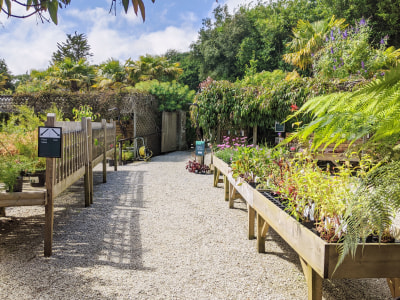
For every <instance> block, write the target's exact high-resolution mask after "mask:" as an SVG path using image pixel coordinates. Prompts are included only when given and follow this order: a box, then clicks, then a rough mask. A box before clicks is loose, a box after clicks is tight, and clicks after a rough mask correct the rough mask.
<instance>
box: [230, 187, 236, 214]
mask: <svg viewBox="0 0 400 300" xmlns="http://www.w3.org/2000/svg"><path fill="white" fill-rule="evenodd" d="M235 194H236V190H235V188H234V186H233V184H231V183H229V208H233V200H234V196H235Z"/></svg>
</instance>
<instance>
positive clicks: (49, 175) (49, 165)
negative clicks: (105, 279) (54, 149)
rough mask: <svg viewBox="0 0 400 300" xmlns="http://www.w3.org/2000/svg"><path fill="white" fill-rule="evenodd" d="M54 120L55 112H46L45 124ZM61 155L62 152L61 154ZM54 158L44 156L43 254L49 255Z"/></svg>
mask: <svg viewBox="0 0 400 300" xmlns="http://www.w3.org/2000/svg"><path fill="white" fill-rule="evenodd" d="M55 122H56V115H55V114H47V121H46V122H45V125H46V126H48V127H53V126H54V125H55ZM61 155H63V154H61ZM55 161H56V159H55V158H46V205H45V233H44V256H46V257H48V256H51V253H52V245H53V223H54V193H53V186H54V177H55Z"/></svg>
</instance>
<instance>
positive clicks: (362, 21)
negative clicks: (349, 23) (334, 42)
mask: <svg viewBox="0 0 400 300" xmlns="http://www.w3.org/2000/svg"><path fill="white" fill-rule="evenodd" d="M365 24H366V22H365V19H364V18H362V19H361V20H360V26H364V25H365Z"/></svg>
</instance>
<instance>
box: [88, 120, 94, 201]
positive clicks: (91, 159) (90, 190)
mask: <svg viewBox="0 0 400 300" xmlns="http://www.w3.org/2000/svg"><path fill="white" fill-rule="evenodd" d="M87 121H88V122H87V129H88V150H89V151H88V155H89V204H93V132H92V119H91V118H88V119H87Z"/></svg>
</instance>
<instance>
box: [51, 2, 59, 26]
mask: <svg viewBox="0 0 400 300" xmlns="http://www.w3.org/2000/svg"><path fill="white" fill-rule="evenodd" d="M57 12H58V1H57V0H52V1H51V2H50V3H49V14H50V18H51V20H52V21H53V23H54V24H56V25H57V23H58V20H57Z"/></svg>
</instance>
